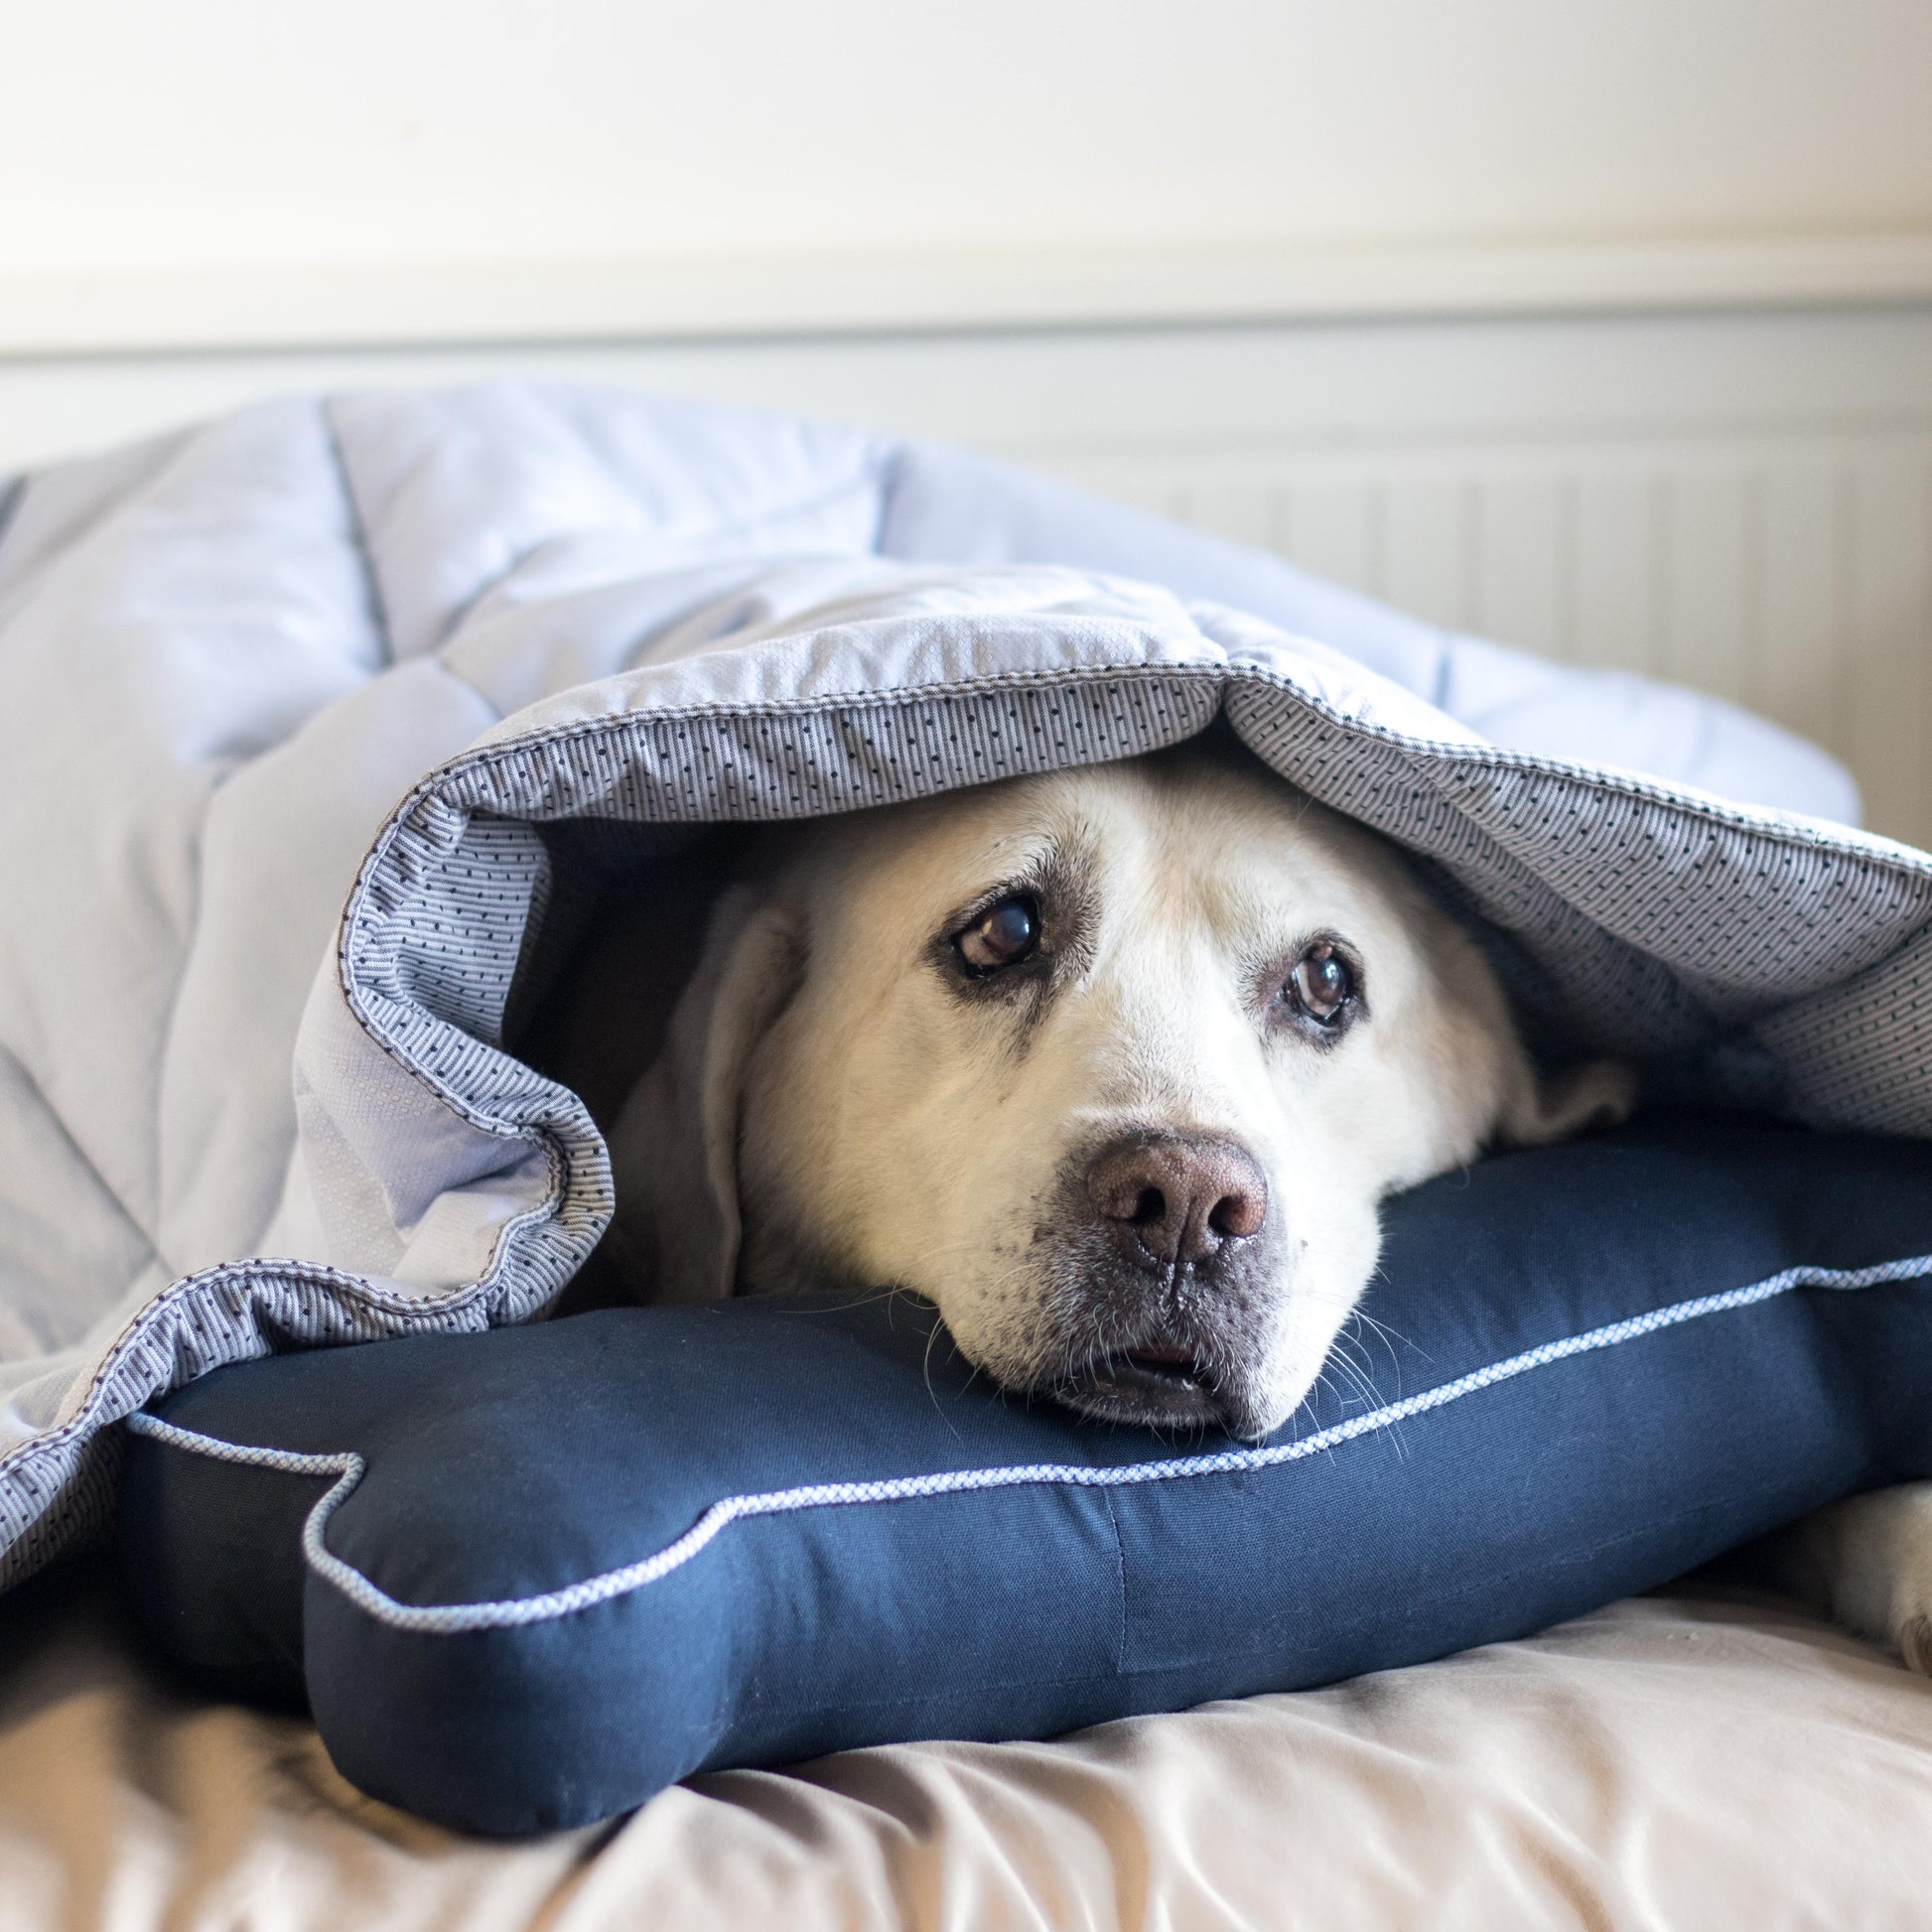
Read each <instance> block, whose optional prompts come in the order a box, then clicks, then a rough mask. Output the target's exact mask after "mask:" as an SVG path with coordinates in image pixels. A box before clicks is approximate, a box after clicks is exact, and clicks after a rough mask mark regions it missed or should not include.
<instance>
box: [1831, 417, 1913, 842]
mask: <svg viewBox="0 0 1932 1932" xmlns="http://www.w3.org/2000/svg"><path fill="white" fill-rule="evenodd" d="M1850 478H1851V490H1850V497H1851V506H1852V555H1851V609H1850V612H1849V614H1848V615H1849V618H1850V623H1849V628H1848V637H1847V641H1848V644H1849V653H1848V654H1849V669H1850V691H1851V734H1850V740H1849V744H1848V747H1847V750H1848V752H1849V754H1850V757H1851V761H1852V764H1853V767H1854V769H1856V770H1857V772H1858V774H1859V781H1860V783H1861V784H1862V785H1863V787H1864V793H1865V811H1866V814H1867V816H1868V818H1869V819H1870V822H1871V823H1872V824H1873V825H1875V826H1877V827H1879V828H1880V829H1882V830H1893V829H1897V828H1921V830H1922V828H1923V827H1924V826H1925V824H1926V820H1927V816H1928V813H1927V805H1928V798H1927V783H1926V752H1927V743H1926V726H1927V718H1928V691H1929V689H1932V677H1929V676H1928V662H1927V659H1928V654H1929V653H1932V634H1928V633H1932V581H1929V580H1932V504H1928V493H1927V466H1926V462H1925V459H1924V458H1923V457H1922V456H1907V455H1898V456H1867V457H1864V458H1863V459H1861V460H1860V461H1858V462H1857V463H1855V464H1854V465H1852V466H1851V471H1850ZM1907 835H1909V834H1907Z"/></svg>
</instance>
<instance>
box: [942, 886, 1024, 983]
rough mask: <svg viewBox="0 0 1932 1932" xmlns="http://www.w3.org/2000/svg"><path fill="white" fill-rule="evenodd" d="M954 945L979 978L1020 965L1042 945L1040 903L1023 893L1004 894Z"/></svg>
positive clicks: (969, 970)
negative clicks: (1003, 968)
mask: <svg viewBox="0 0 1932 1932" xmlns="http://www.w3.org/2000/svg"><path fill="white" fill-rule="evenodd" d="M953 945H954V947H955V948H956V950H957V951H958V953H959V956H960V958H961V959H963V960H964V961H965V962H966V970H967V971H968V972H969V973H971V974H973V975H974V976H975V977H976V978H977V977H978V976H979V975H981V974H983V973H997V972H998V971H999V970H1000V968H1001V967H1002V966H1017V965H1018V964H1019V963H1020V962H1021V961H1022V960H1023V959H1026V958H1027V957H1029V956H1030V955H1031V954H1032V953H1033V952H1034V951H1035V949H1036V948H1037V947H1038V945H1039V906H1038V903H1037V902H1036V901H1035V899H1033V898H1031V897H1028V896H1027V895H1025V894H1022V893H1016V894H1015V895H1014V896H1013V897H1011V898H1003V899H1001V901H1000V902H999V904H997V905H989V906H988V907H987V909H986V910H985V911H984V912H982V913H981V914H980V915H979V917H978V918H977V919H975V920H974V921H973V923H972V924H971V925H969V926H968V927H967V928H966V930H965V931H964V932H961V933H959V934H957V935H956V936H955V937H954V939H953Z"/></svg>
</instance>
